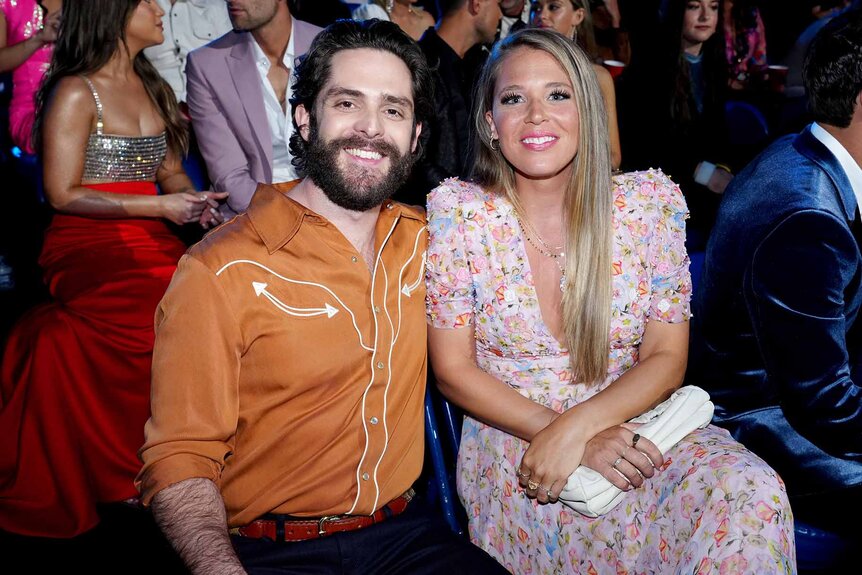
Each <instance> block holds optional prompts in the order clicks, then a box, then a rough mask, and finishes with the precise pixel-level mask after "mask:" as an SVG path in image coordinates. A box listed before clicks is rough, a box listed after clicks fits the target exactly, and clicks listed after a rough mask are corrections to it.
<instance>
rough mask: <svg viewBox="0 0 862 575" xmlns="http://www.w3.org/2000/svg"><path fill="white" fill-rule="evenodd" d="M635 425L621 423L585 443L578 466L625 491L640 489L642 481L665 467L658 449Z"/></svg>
mask: <svg viewBox="0 0 862 575" xmlns="http://www.w3.org/2000/svg"><path fill="white" fill-rule="evenodd" d="M636 429H637V426H635V425H632V424H627V423H624V424H622V425H615V426H613V427H610V428H608V429H605V430H604V431H602V432H601V433H599V434H598V435H596V436H595V437H593V438H592V439H590V440H589V441H588V442H587V445H586V448H585V449H584V456H583V459H582V460H581V464H582V465H585V466H587V467H589V468H590V469H593V470H595V471H597V472H599V473H601V474H602V476H603V477H604V478H605V479H607V480H608V481H610V482H611V483H613V484H614V485H615V486H617V487H619V488H620V489H622V490H623V491H628V490H629V489H631V488H632V487H640V486H641V485H642V484H643V482H644V478H647V477H652V476H653V475H655V470H656V469H657V468H659V467H661V466H662V465H664V456H663V455H662V453H661V452H660V451H659V450H658V447H656V446H655V444H654V443H653V442H652V441H650V440H649V439H647V438H645V437H641V436H640V435H639V434H638V433H636Z"/></svg>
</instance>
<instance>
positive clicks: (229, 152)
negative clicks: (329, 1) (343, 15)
mask: <svg viewBox="0 0 862 575" xmlns="http://www.w3.org/2000/svg"><path fill="white" fill-rule="evenodd" d="M228 13H229V15H230V19H231V22H232V24H233V28H234V29H233V31H231V32H228V33H227V34H225V35H224V36H222V37H221V38H219V39H217V40H215V41H213V42H212V43H210V44H208V45H207V46H204V47H202V48H199V49H197V50H194V51H193V52H192V53H190V54H189V58H188V64H187V67H186V75H187V77H188V85H187V90H188V106H189V113H190V114H191V117H192V126H193V127H194V132H195V136H196V137H197V141H198V145H199V146H200V150H201V153H202V154H203V157H204V160H205V161H206V165H207V171H208V173H209V177H210V180H211V181H212V186H213V189H215V190H216V191H219V192H229V193H230V195H229V196H228V199H227V204H226V205H224V206H222V215H223V216H225V217H226V218H227V217H231V216H233V215H235V214H237V213H242V212H244V211H245V210H246V208H247V207H248V203H249V201H250V200H251V196H252V195H253V194H254V191H255V189H256V188H257V185H258V183H267V184H271V183H274V180H275V181H284V180H288V179H293V178H295V177H296V175H295V174H293V173H292V168H291V167H290V155H289V150H288V147H287V143H288V142H289V140H290V133H291V132H292V122H293V119H292V113H291V110H290V104H289V103H288V99H289V95H290V87H289V78H290V75H291V73H292V70H293V67H294V66H293V59H294V57H297V56H300V55H302V54H304V53H305V52H306V51H307V50H308V47H309V45H310V44H311V41H312V40H313V39H314V37H315V36H316V35H317V33H318V32H319V31H320V30H321V29H320V28H318V27H317V26H314V25H312V24H309V23H307V22H302V21H300V20H297V19H295V18H293V17H292V16H291V14H290V9H289V8H288V6H287V1H286V0H231V2H230V4H229V5H228ZM274 171H275V176H276V177H275V179H274V177H273V174H274Z"/></svg>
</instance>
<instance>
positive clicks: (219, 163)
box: [186, 52, 258, 216]
mask: <svg viewBox="0 0 862 575" xmlns="http://www.w3.org/2000/svg"><path fill="white" fill-rule="evenodd" d="M195 56H196V54H195V53H194V52H192V53H191V54H189V58H188V60H187V63H186V78H187V81H186V99H187V103H188V106H189V114H190V115H191V117H192V125H193V126H194V130H195V136H196V137H197V140H198V146H199V147H200V150H201V155H202V156H203V158H204V161H205V162H206V165H207V173H208V174H209V178H210V181H212V186H213V189H214V190H215V191H216V192H228V193H229V194H230V195H229V196H228V198H227V204H226V205H227V207H228V208H229V209H230V212H233V213H241V212H244V211H245V210H246V208H248V203H249V202H250V201H251V197H252V195H254V191H255V190H256V189H257V184H258V182H257V181H255V179H254V178H252V177H251V172H250V170H249V166H248V160H247V159H246V155H245V152H244V151H243V149H242V146H241V145H240V143H239V141H238V140H237V139H236V136H234V133H233V129H232V128H231V127H230V125H229V124H228V122H227V118H226V117H225V114H224V111H223V110H222V109H221V108H220V107H219V104H218V102H217V99H216V98H215V95H214V93H213V87H212V85H211V84H210V82H209V81H208V79H207V77H206V75H205V74H204V73H203V71H202V70H201V69H200V68H199V67H198V64H197V59H196V57H195ZM223 209H224V206H223ZM225 212H226V213H225V214H224V215H226V216H229V215H233V213H230V212H227V210H225Z"/></svg>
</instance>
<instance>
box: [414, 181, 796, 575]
mask: <svg viewBox="0 0 862 575" xmlns="http://www.w3.org/2000/svg"><path fill="white" fill-rule="evenodd" d="M614 187H615V194H614V196H615V198H614V205H613V228H614V245H613V266H612V267H613V269H612V270H611V273H612V274H613V312H612V316H611V332H610V350H611V351H610V362H609V370H608V376H607V378H606V379H605V381H604V382H603V383H602V384H601V385H598V386H593V387H588V386H586V385H583V384H577V383H573V382H572V381H571V379H572V375H571V370H570V368H569V364H568V362H569V356H568V353H567V351H566V350H565V349H563V348H561V346H560V344H559V343H558V342H557V340H556V339H555V338H554V337H553V336H552V335H551V333H550V332H549V330H548V328H547V326H546V325H545V323H544V322H543V320H542V316H541V312H540V309H539V302H538V300H537V298H536V292H535V288H534V285H533V279H532V276H531V274H530V264H529V261H528V260H527V254H526V251H525V244H524V241H523V237H522V235H521V231H520V228H519V226H518V223H517V220H516V218H515V213H514V208H513V207H512V205H511V204H510V203H509V202H508V201H507V200H506V199H505V198H504V197H502V196H499V195H493V194H489V193H487V192H485V191H484V190H482V189H481V188H479V187H478V186H476V185H473V184H469V183H466V182H462V181H459V180H457V179H450V180H446V181H445V182H443V184H441V185H440V186H439V187H438V188H436V189H435V190H434V191H432V192H431V194H430V195H429V197H428V220H429V229H430V233H431V243H430V247H429V251H428V318H429V320H428V321H429V323H430V324H431V325H432V326H434V327H437V328H453V329H459V328H464V327H467V326H472V327H473V329H474V332H475V340H476V358H477V362H478V364H479V366H480V367H481V368H482V369H483V370H485V371H486V372H488V373H489V374H491V375H493V376H495V377H497V378H498V379H500V380H501V381H503V382H505V383H506V384H508V385H509V386H511V387H512V388H514V389H516V390H517V391H518V392H520V393H521V394H522V395H524V396H526V397H529V398H530V399H532V400H533V401H536V402H539V403H542V404H544V405H546V406H548V407H550V408H552V409H554V410H556V411H559V412H562V411H565V410H566V409H568V408H570V407H572V406H573V405H575V404H577V403H579V402H581V401H584V400H586V399H587V398H589V397H590V396H592V395H593V394H595V393H597V392H598V391H600V390H601V389H603V388H604V387H606V386H607V385H609V384H610V383H611V382H613V381H614V380H615V379H616V378H618V377H619V376H620V375H622V374H623V373H625V371H626V370H628V369H629V368H631V367H632V366H634V365H635V364H636V363H637V361H638V346H639V344H640V341H641V337H642V336H643V333H644V327H645V325H646V322H647V321H662V322H682V321H686V320H687V319H688V318H689V316H690V311H689V299H690V292H691V279H690V276H689V272H688V257H687V255H686V252H685V247H684V241H685V221H684V220H685V218H686V217H687V211H686V207H685V202H684V200H683V198H682V194H681V193H680V191H679V188H678V187H677V186H676V185H675V184H673V183H672V182H671V181H670V180H669V179H668V178H667V177H666V176H665V175H664V174H662V173H661V172H659V171H648V172H638V173H631V174H623V175H621V176H617V177H615V178H614ZM527 447H528V443H527V442H525V441H523V440H521V439H519V438H517V437H514V436H511V435H509V434H507V433H505V432H503V431H500V430H498V429H495V428H493V427H489V426H487V425H484V424H482V423H480V422H478V421H476V420H474V419H472V418H470V417H466V418H465V421H464V428H463V432H462V440H461V450H460V453H459V458H458V493H459V495H460V497H461V501H462V502H463V504H464V507H465V508H466V510H467V515H468V518H469V529H470V538H471V540H472V541H473V542H474V543H475V544H476V545H478V546H479V547H481V548H482V549H484V550H486V551H487V552H488V553H490V554H491V555H492V556H493V557H495V558H496V559H497V560H498V561H499V562H500V563H501V564H503V565H504V566H505V567H506V568H507V569H508V570H509V571H511V572H512V573H517V574H519V575H528V574H539V573H542V574H559V573H584V574H604V573H608V574H614V575H617V574H626V573H627V574H632V575H634V574H641V573H662V574H664V573H669V574H671V573H685V574H690V573H716V574H721V575H725V574H730V573H794V572H795V570H796V561H795V548H794V543H793V541H794V540H793V518H792V514H791V511H790V505H789V503H788V500H787V494H786V492H785V489H784V484H783V483H782V481H781V479H780V478H779V477H778V475H777V474H776V473H775V472H774V471H773V470H772V469H771V468H770V467H769V466H768V465H767V464H766V463H765V462H764V461H763V460H761V459H760V458H758V457H757V456H756V455H754V454H752V453H751V452H749V451H748V450H747V449H745V448H744V447H743V446H742V445H740V444H739V443H738V442H736V441H735V440H734V439H733V438H731V437H730V435H729V434H728V433H727V432H726V431H724V430H722V429H719V428H717V427H714V426H709V427H707V428H706V429H702V430H698V431H696V432H694V433H692V434H690V435H689V436H688V437H686V438H685V439H683V440H682V441H681V442H680V443H679V444H677V445H676V446H675V447H674V448H673V449H671V450H669V451H668V453H665V454H664V455H665V458H666V465H665V467H664V468H663V469H662V470H661V471H659V472H658V473H657V474H656V475H655V476H654V477H653V478H652V479H649V480H647V481H646V482H645V483H644V485H643V486H641V487H640V488H638V489H634V490H632V491H630V492H628V493H627V494H626V496H625V499H624V500H623V501H622V502H621V503H620V504H619V505H618V506H617V507H615V508H614V509H613V510H611V511H610V512H608V513H607V514H606V515H603V516H601V517H598V518H595V519H590V518H587V517H584V516H582V515H580V514H578V513H577V512H575V511H573V510H571V509H569V508H568V507H566V506H565V505H563V504H562V503H555V504H550V505H539V504H538V503H536V502H535V500H532V499H528V498H527V497H526V495H525V494H524V492H523V490H522V489H521V488H520V487H519V486H518V481H517V477H516V475H515V469H516V467H517V465H518V463H519V462H520V460H521V457H522V456H523V454H524V451H525V450H526V448H527Z"/></svg>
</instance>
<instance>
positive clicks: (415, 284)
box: [401, 228, 426, 297]
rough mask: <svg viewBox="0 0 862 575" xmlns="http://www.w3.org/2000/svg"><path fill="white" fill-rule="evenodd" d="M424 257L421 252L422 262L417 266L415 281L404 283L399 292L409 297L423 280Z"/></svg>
mask: <svg viewBox="0 0 862 575" xmlns="http://www.w3.org/2000/svg"><path fill="white" fill-rule="evenodd" d="M423 229H424V228H423ZM425 257H426V256H425V252H422V264H421V265H420V266H419V276H418V277H417V278H416V281H415V282H413V283H412V284H410V285H407V284H404V287H402V288H401V293H403V294H404V295H406V296H407V297H410V294H412V293H413V292H414V291H416V289H417V288H418V287H419V285H420V284H421V283H422V282H423V281H425Z"/></svg>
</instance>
